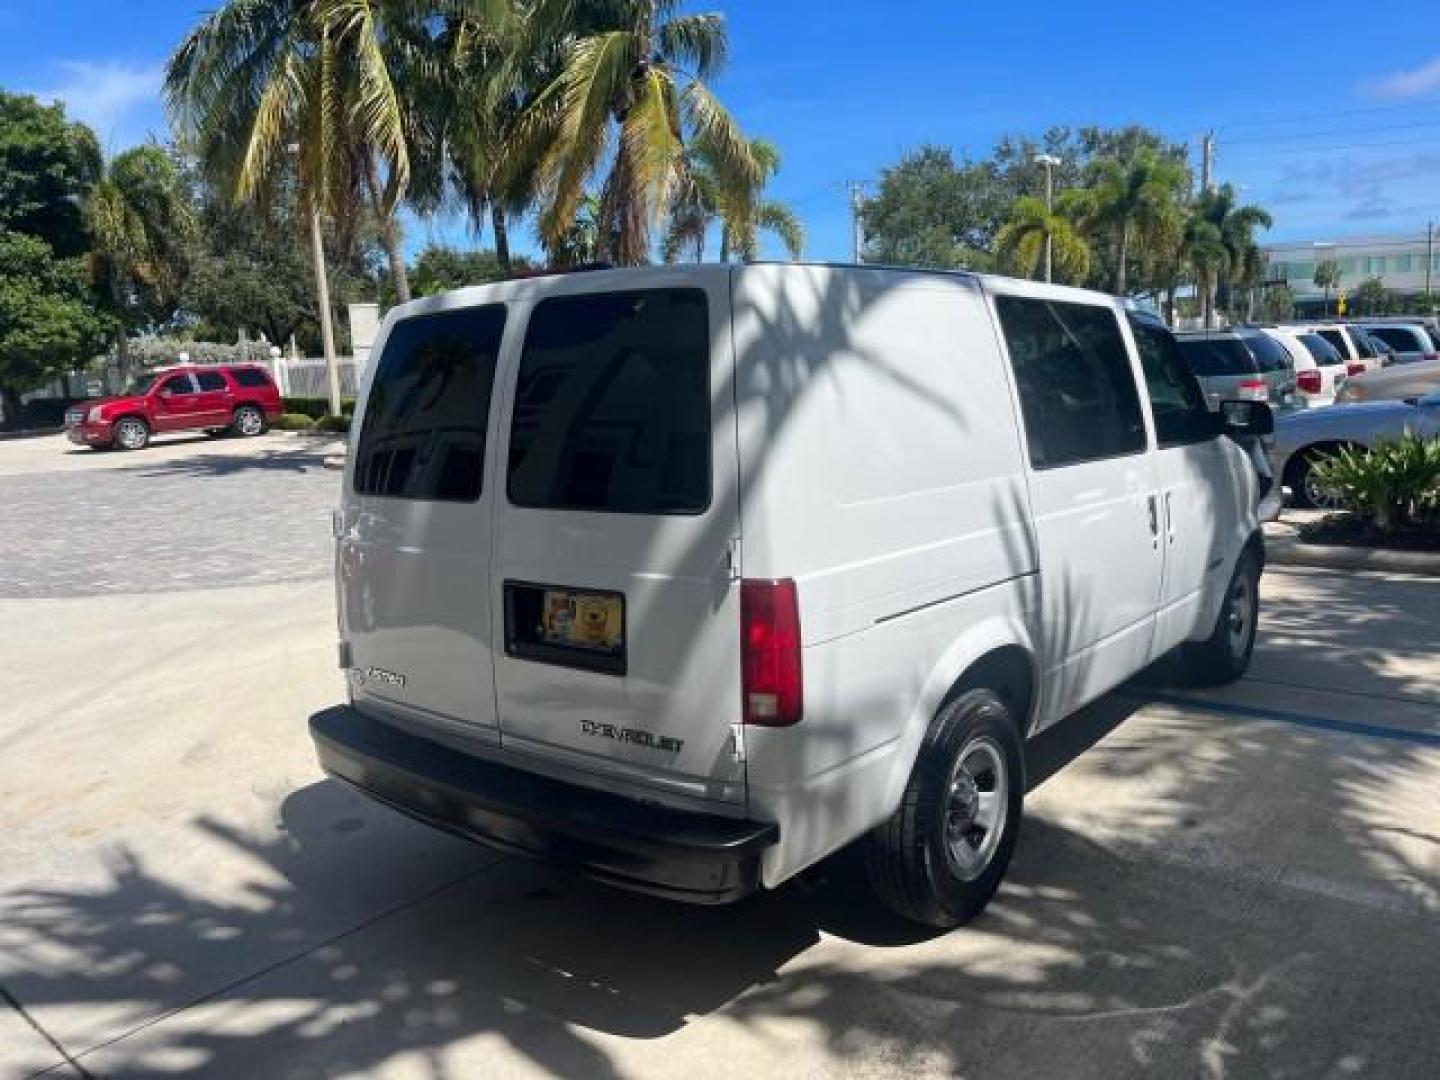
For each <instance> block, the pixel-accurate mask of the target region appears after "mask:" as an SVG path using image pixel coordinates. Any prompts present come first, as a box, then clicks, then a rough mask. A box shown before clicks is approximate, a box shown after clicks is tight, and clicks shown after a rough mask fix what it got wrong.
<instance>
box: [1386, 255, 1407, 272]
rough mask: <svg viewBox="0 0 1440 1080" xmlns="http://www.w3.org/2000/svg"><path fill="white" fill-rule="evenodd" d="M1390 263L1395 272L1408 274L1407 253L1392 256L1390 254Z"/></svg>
mask: <svg viewBox="0 0 1440 1080" xmlns="http://www.w3.org/2000/svg"><path fill="white" fill-rule="evenodd" d="M1390 263H1391V268H1392V269H1393V270H1394V271H1395V272H1396V273H1397V274H1408V273H1410V256H1409V255H1394V256H1391V259H1390Z"/></svg>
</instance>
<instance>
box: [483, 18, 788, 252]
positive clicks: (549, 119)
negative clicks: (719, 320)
mask: <svg viewBox="0 0 1440 1080" xmlns="http://www.w3.org/2000/svg"><path fill="white" fill-rule="evenodd" d="M679 6H680V3H679V0H606V2H604V3H595V4H592V5H584V4H577V3H576V0H535V3H534V6H533V8H532V9H531V11H530V12H529V14H528V18H527V20H526V27H527V28H526V31H525V35H524V38H525V43H524V44H523V45H522V47H521V49H520V50H519V55H520V56H522V57H523V56H524V55H526V54H528V53H529V52H530V51H532V50H533V49H536V48H539V47H542V46H543V45H544V44H545V43H555V42H559V43H560V48H561V52H562V57H563V59H562V66H561V69H560V71H559V74H558V75H556V76H555V78H554V79H552V80H551V81H550V82H549V84H548V85H547V86H546V87H545V88H544V89H543V90H542V91H541V93H540V94H539V96H538V97H537V98H536V100H535V101H534V102H533V104H531V105H530V106H529V108H527V110H526V113H525V115H524V116H523V117H522V119H521V121H520V124H519V125H518V131H517V137H516V138H515V139H514V140H512V142H511V145H510V147H509V148H508V151H507V152H508V153H509V154H510V155H511V156H512V157H513V159H514V160H517V161H520V162H525V163H528V162H531V161H533V162H535V163H536V165H537V168H536V172H535V179H536V180H537V182H538V183H537V188H538V190H539V191H540V193H541V198H540V204H541V207H540V230H541V235H542V237H544V238H545V239H546V242H547V243H553V242H556V241H557V240H558V238H559V237H561V236H562V235H563V234H564V233H565V231H566V230H567V229H568V228H569V227H570V224H571V222H572V221H573V220H574V218H575V213H576V210H577V209H578V207H579V204H580V199H581V197H582V196H583V195H584V193H585V187H586V183H587V181H588V180H589V179H590V178H591V177H592V176H594V175H595V174H596V173H597V172H598V171H599V170H600V168H601V166H602V164H606V163H608V165H607V168H608V171H607V173H606V175H605V178H604V180H603V182H602V184H601V189H600V203H601V230H600V231H601V238H602V243H603V244H604V249H603V252H602V253H603V254H604V255H605V256H608V257H609V259H610V260H611V261H612V262H615V263H617V264H621V265H634V264H638V263H642V262H645V261H646V260H647V259H648V257H649V251H650V231H651V227H652V225H653V224H655V223H658V222H659V221H660V220H662V218H663V216H664V215H665V214H666V213H667V212H668V210H669V208H670V205H671V203H672V201H673V200H674V198H675V197H676V196H677V194H678V193H680V192H681V190H682V185H683V183H684V181H685V179H686V174H687V157H686V154H685V144H686V140H687V138H688V139H690V140H691V141H693V142H696V143H699V144H702V145H704V146H706V147H707V148H708V150H707V152H708V153H710V154H711V155H713V164H714V165H715V167H716V169H717V171H718V173H719V174H720V175H721V176H722V177H723V178H724V186H725V187H726V188H727V189H728V188H732V187H734V186H738V185H740V184H750V185H755V184H758V183H759V182H760V175H759V174H760V169H759V166H758V165H757V164H756V162H755V160H754V156H753V154H752V152H751V148H750V144H749V143H748V142H747V141H746V139H745V138H744V136H743V135H742V134H741V133H740V129H739V126H738V125H737V124H736V123H735V121H734V119H733V118H732V117H731V116H730V114H729V112H727V111H726V110H725V108H724V107H723V106H722V105H721V104H720V102H719V100H718V99H717V98H716V97H715V95H714V94H713V93H712V92H711V91H710V89H709V88H708V87H707V86H706V80H708V79H710V78H712V77H713V76H714V75H715V74H716V73H718V72H719V70H720V69H721V67H722V66H723V64H724V61H725V52H726V35H725V22H724V19H723V17H722V16H720V15H718V14H687V15H681V14H677V13H676V9H677V8H678V7H679Z"/></svg>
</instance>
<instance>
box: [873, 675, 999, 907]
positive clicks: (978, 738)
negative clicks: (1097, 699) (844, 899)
mask: <svg viewBox="0 0 1440 1080" xmlns="http://www.w3.org/2000/svg"><path fill="white" fill-rule="evenodd" d="M1024 797H1025V767H1024V757H1023V747H1022V745H1021V741H1020V735H1019V732H1018V731H1017V730H1016V727H1015V721H1014V719H1013V717H1012V716H1011V715H1010V710H1009V709H1008V708H1007V707H1006V705H1005V702H1004V701H1003V700H1001V698H1000V697H999V695H997V694H995V693H994V692H993V691H990V690H969V691H966V692H965V693H963V694H961V695H960V696H959V697H958V698H956V699H955V700H954V701H952V702H951V703H950V704H948V705H947V706H945V708H943V709H942V710H941V711H940V713H939V715H937V716H936V717H935V719H934V720H933V721H932V722H931V725H930V730H929V732H927V733H926V736H925V743H924V745H923V746H922V747H921V750H920V755H919V757H918V758H917V759H916V762H915V768H914V770H913V771H912V772H911V774H910V782H909V783H908V784H907V785H906V787H905V795H904V798H902V799H901V801H900V806H899V807H898V808H897V809H896V811H895V813H894V814H893V815H891V818H890V820H889V821H887V822H885V823H884V824H883V825H881V826H880V827H879V828H877V829H876V830H875V831H874V832H872V833H871V834H870V835H869V836H868V837H867V838H866V840H865V848H866V852H865V856H866V857H865V863H866V867H867V869H868V871H869V876H870V882H871V885H872V887H873V888H874V889H875V892H876V895H877V896H878V897H879V898H880V900H881V902H883V903H884V904H885V905H886V906H887V907H888V908H890V909H891V910H892V911H894V912H895V913H896V914H898V915H900V916H902V917H904V918H906V919H910V920H912V921H914V922H919V923H924V924H926V925H927V926H936V927H941V928H949V927H952V926H959V925H960V924H962V923H966V922H969V921H970V920H971V919H973V918H974V917H975V916H976V915H978V914H979V913H980V912H981V911H982V910H983V909H984V907H985V905H986V904H987V903H989V901H990V897H991V896H993V895H994V894H995V890H996V889H997V888H999V887H1000V879H1001V878H1003V877H1004V876H1005V869H1006V867H1008V866H1009V865H1010V856H1011V855H1012V854H1013V853H1014V851H1015V840H1016V838H1017V837H1018V835H1019V831H1020V810H1021V805H1022V803H1023V801H1024Z"/></svg>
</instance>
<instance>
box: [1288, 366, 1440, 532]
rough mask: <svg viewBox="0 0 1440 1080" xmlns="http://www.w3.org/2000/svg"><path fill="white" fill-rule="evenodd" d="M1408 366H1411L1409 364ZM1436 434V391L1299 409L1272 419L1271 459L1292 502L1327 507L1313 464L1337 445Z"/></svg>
mask: <svg viewBox="0 0 1440 1080" xmlns="http://www.w3.org/2000/svg"><path fill="white" fill-rule="evenodd" d="M1411 366H1413V365H1411ZM1407 430H1408V431H1414V432H1416V433H1418V434H1420V435H1423V436H1425V437H1426V438H1440V390H1432V391H1430V393H1428V394H1427V395H1425V396H1424V397H1412V398H1406V399H1404V400H1398V401H1366V402H1360V403H1359V404H1355V405H1332V406H1330V407H1329V408H1324V409H1304V410H1302V411H1300V412H1291V413H1283V414H1281V415H1279V416H1277V417H1276V418H1275V446H1274V448H1273V449H1272V450H1271V461H1272V463H1273V465H1274V470H1275V475H1276V476H1278V477H1280V480H1281V483H1283V484H1284V485H1285V486H1286V487H1288V488H1289V489H1290V494H1291V497H1292V498H1293V499H1294V502H1295V505H1296V506H1304V507H1320V508H1329V507H1332V506H1334V505H1335V499H1334V496H1333V495H1331V494H1330V492H1328V491H1327V490H1326V489H1325V487H1324V486H1323V485H1321V484H1320V483H1318V482H1317V480H1316V477H1315V476H1314V471H1313V467H1314V464H1315V462H1316V461H1317V460H1319V459H1320V458H1322V457H1324V456H1325V455H1326V454H1333V453H1334V452H1335V451H1336V450H1338V449H1340V447H1342V446H1360V447H1369V446H1374V445H1375V444H1376V443H1378V442H1384V441H1386V440H1388V439H1398V438H1399V437H1400V436H1401V435H1403V434H1404V433H1405V432H1406V431H1407Z"/></svg>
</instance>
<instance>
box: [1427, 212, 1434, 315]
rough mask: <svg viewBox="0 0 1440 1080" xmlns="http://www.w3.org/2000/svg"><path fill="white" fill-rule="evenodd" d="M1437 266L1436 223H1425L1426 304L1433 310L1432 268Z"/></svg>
mask: <svg viewBox="0 0 1440 1080" xmlns="http://www.w3.org/2000/svg"><path fill="white" fill-rule="evenodd" d="M1434 265H1435V222H1433V221H1427V222H1426V223H1425V302H1426V303H1427V304H1429V305H1430V307H1431V309H1432V310H1433V309H1434V307H1435V304H1434V302H1433V301H1431V299H1430V268H1431V267H1433V266H1434Z"/></svg>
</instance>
